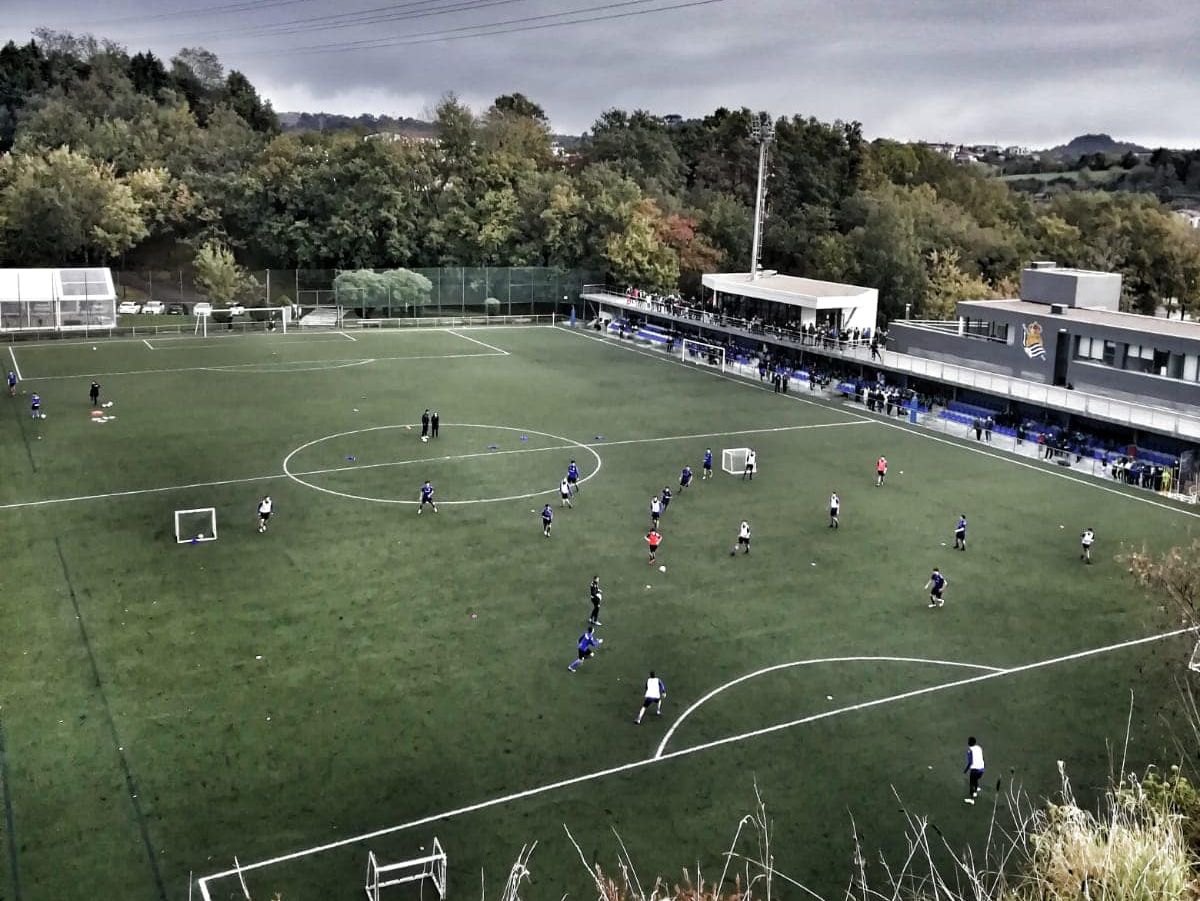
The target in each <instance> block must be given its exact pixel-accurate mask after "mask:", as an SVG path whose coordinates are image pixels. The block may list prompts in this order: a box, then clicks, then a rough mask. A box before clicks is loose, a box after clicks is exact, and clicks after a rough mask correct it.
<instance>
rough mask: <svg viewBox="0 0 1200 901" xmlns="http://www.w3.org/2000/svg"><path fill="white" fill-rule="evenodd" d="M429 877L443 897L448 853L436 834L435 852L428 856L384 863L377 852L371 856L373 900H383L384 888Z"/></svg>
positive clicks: (369, 875)
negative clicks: (380, 897)
mask: <svg viewBox="0 0 1200 901" xmlns="http://www.w3.org/2000/svg"><path fill="white" fill-rule="evenodd" d="M405 871H407V874H406V873H405ZM394 874H398V875H394ZM425 879H429V880H432V882H433V887H434V889H436V890H437V893H438V897H439V898H445V897H446V852H445V850H444V849H443V848H442V843H441V842H439V841H438V840H437V838H436V837H435V838H434V840H433V853H431V854H426V855H425V856H424V857H414V858H412V859H411V860H401V861H397V862H396V863H388V864H380V863H379V859H378V858H377V857H376V856H375V852H374V851H371V852H370V853H368V855H367V884H366V886H365V889H366V892H367V898H368V899H370V901H379V890H380V889H385V888H391V887H392V886H395V885H405V884H407V883H409V882H422V881H424V880H425Z"/></svg>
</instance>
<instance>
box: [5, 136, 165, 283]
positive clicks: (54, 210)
mask: <svg viewBox="0 0 1200 901" xmlns="http://www.w3.org/2000/svg"><path fill="white" fill-rule="evenodd" d="M146 234H147V228H146V222H145V220H144V219H143V216H142V210H141V208H140V206H139V204H138V201H137V200H136V199H135V197H134V195H133V191H132V190H131V189H130V188H129V186H128V185H127V184H125V183H124V182H122V181H121V180H120V179H119V178H118V177H117V176H116V173H115V172H114V170H113V167H112V165H111V164H108V163H96V162H93V161H92V160H91V159H89V158H88V157H86V156H84V155H83V154H79V153H75V152H73V151H72V150H70V149H69V148H66V147H61V148H58V149H56V150H51V151H49V152H48V153H45V154H42V153H36V154H8V155H6V156H4V157H2V158H0V248H2V255H3V257H4V258H5V259H6V260H8V261H9V262H10V264H16V263H20V264H22V265H43V266H64V265H72V264H77V263H97V262H104V261H107V260H110V259H113V258H114V257H117V256H120V255H121V254H122V253H124V252H125V251H127V250H129V249H130V248H131V247H133V246H134V245H135V244H137V242H138V241H140V240H141V239H142V238H144V237H145V236H146Z"/></svg>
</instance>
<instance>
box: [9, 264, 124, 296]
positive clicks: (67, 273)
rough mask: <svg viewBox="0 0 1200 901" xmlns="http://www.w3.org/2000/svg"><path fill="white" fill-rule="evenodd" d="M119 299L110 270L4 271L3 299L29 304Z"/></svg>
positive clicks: (82, 268) (95, 268) (86, 268)
mask: <svg viewBox="0 0 1200 901" xmlns="http://www.w3.org/2000/svg"><path fill="white" fill-rule="evenodd" d="M116 296H117V295H116V290H115V289H114V288H113V280H112V273H111V272H110V271H109V270H108V269H102V268H99V267H90V268H89V267H81V268H71V269H0V300H9V301H11V300H17V301H23V302H27V303H28V302H38V301H41V302H45V301H51V300H77V299H82V298H89V299H97V300H103V299H106V298H115V297H116Z"/></svg>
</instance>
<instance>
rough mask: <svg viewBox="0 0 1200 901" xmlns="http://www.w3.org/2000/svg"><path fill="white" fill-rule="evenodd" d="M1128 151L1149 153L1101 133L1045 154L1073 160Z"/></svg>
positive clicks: (1147, 150)
mask: <svg viewBox="0 0 1200 901" xmlns="http://www.w3.org/2000/svg"><path fill="white" fill-rule="evenodd" d="M1130 151H1132V152H1133V153H1149V152H1150V148H1149V147H1143V146H1142V145H1141V144H1134V143H1132V142H1130V141H1118V140H1116V139H1115V138H1113V137H1112V136H1111V135H1106V134H1104V133H1103V132H1101V133H1100V134H1094V135H1093V134H1090V135H1079V137H1076V138H1072V139H1071V140H1070V141H1069V142H1067V143H1066V144H1060V145H1058V146H1057V147H1052V148H1051V149H1050V150H1047V151H1045V152H1046V153H1047V154H1049V155H1050V156H1056V157H1059V158H1060V159H1073V158H1076V157H1081V156H1087V155H1089V154H1093V153H1111V154H1116V155H1118V156H1120V155H1121V154H1123V153H1128V152H1130Z"/></svg>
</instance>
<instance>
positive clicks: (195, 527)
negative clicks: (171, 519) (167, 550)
mask: <svg viewBox="0 0 1200 901" xmlns="http://www.w3.org/2000/svg"><path fill="white" fill-rule="evenodd" d="M216 540H217V509H216V507H199V508H197V509H195V510H176V511H175V542H176V543H177V544H192V543H193V542H196V541H216Z"/></svg>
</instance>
